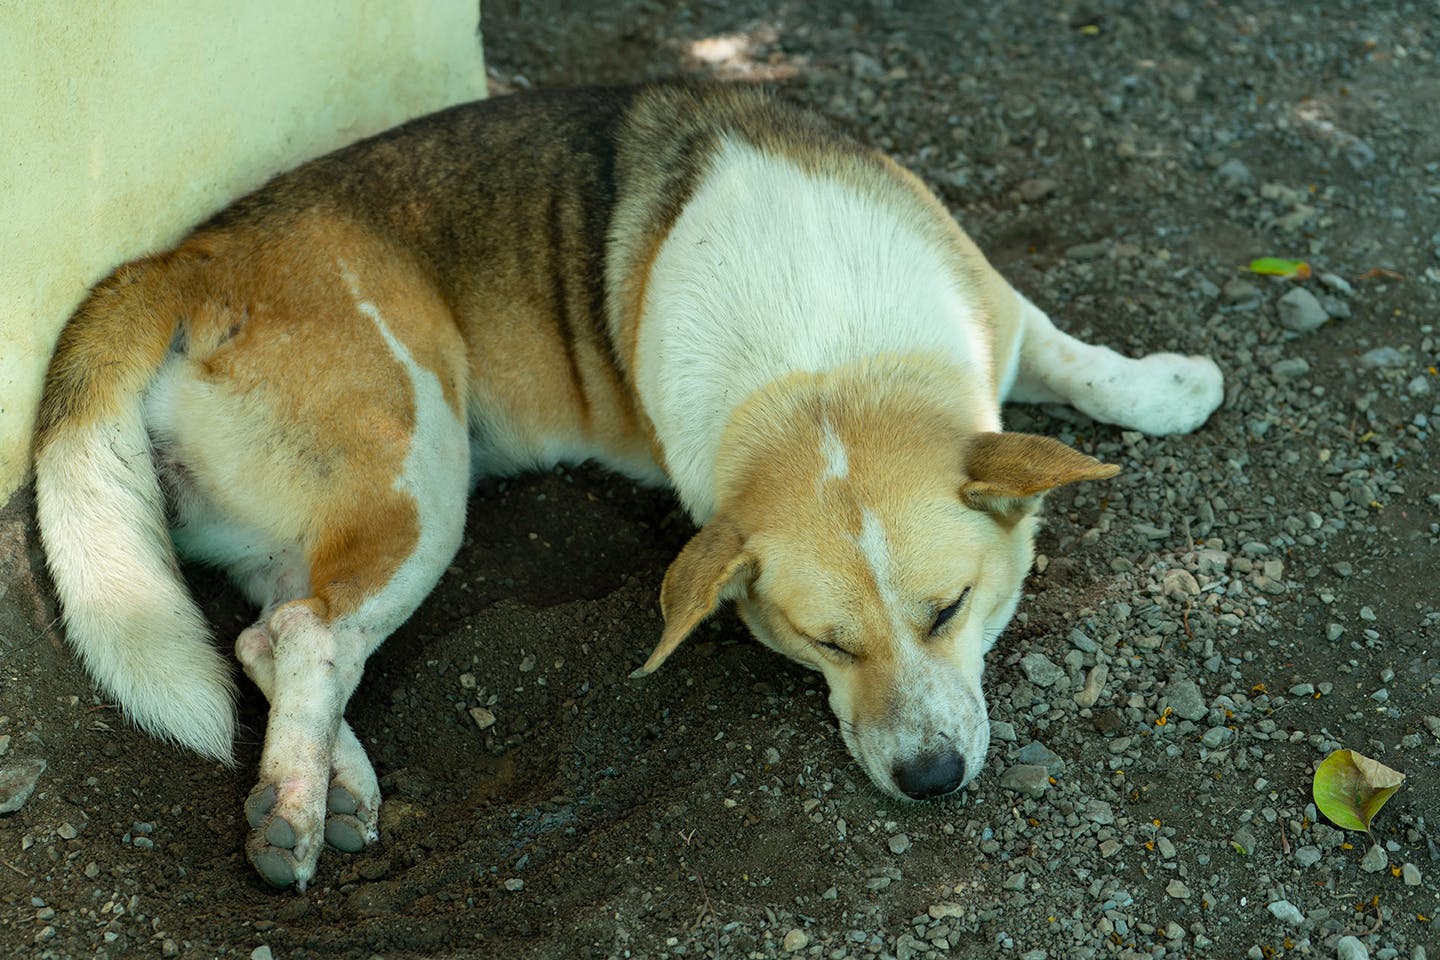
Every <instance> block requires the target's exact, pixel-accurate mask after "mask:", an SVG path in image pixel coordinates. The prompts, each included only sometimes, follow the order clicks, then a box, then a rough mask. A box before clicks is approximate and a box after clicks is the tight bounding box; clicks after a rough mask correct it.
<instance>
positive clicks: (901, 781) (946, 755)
mask: <svg viewBox="0 0 1440 960" xmlns="http://www.w3.org/2000/svg"><path fill="white" fill-rule="evenodd" d="M894 773H895V785H896V786H897V787H899V788H900V792H901V793H903V794H905V796H907V797H909V798H910V799H912V800H929V799H930V798H931V797H942V796H944V795H945V794H947V793H953V792H954V791H956V790H958V789H960V785H961V784H963V783H964V782H965V758H964V757H963V756H961V755H960V754H959V753H958V752H957V751H955V750H939V751H937V752H935V753H922V754H920V755H918V756H916V757H914V758H912V759H910V760H906V761H903V762H901V763H897V764H896V765H895V770H894Z"/></svg>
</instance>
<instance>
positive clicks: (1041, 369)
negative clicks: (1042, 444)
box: [1007, 293, 1225, 436]
mask: <svg viewBox="0 0 1440 960" xmlns="http://www.w3.org/2000/svg"><path fill="white" fill-rule="evenodd" d="M1016 296H1017V297H1019V299H1020V307H1021V316H1022V324H1023V330H1022V333H1021V341H1020V368H1019V372H1018V375H1017V376H1016V378H1015V384H1014V386H1013V387H1012V388H1011V390H1010V395H1009V397H1008V398H1007V399H1009V400H1011V401H1014V402H1017V403H1068V404H1070V405H1071V406H1073V407H1074V408H1075V409H1077V410H1079V411H1080V412H1082V413H1084V414H1086V415H1087V416H1090V417H1093V418H1094V419H1096V420H1099V421H1100V422H1102V423H1113V424H1116V425H1118V426H1121V427H1126V428H1129V429H1131V430H1138V431H1140V432H1141V433H1148V434H1151V435H1152V436H1163V435H1165V434H1171V433H1189V432H1190V431H1192V430H1196V429H1198V428H1199V427H1200V425H1201V424H1203V423H1204V422H1205V421H1206V419H1207V418H1208V417H1209V416H1210V414H1211V413H1213V412H1214V411H1215V409H1216V408H1217V407H1219V406H1220V402H1221V401H1222V400H1223V399H1224V398H1225V382H1224V377H1223V376H1222V375H1221V373H1220V368H1219V367H1217V366H1215V363H1214V361H1212V360H1210V359H1209V358H1208V357H1198V356H1189V357H1187V356H1181V355H1180V354H1176V353H1152V354H1150V355H1149V356H1147V357H1143V358H1141V359H1139V360H1135V359H1132V358H1130V357H1125V356H1122V355H1120V354H1118V353H1116V352H1115V351H1114V350H1111V349H1109V348H1108V347H1098V346H1094V345H1092V344H1088V343H1083V342H1081V341H1079V340H1077V339H1075V338H1074V337H1072V336H1070V335H1068V334H1066V333H1063V332H1061V331H1060V330H1057V329H1056V328H1055V325H1054V324H1053V323H1051V322H1050V318H1049V317H1048V316H1046V315H1045V313H1044V312H1043V311H1042V310H1040V308H1039V307H1036V306H1035V305H1034V304H1033V303H1031V302H1030V301H1029V300H1027V299H1025V297H1024V296H1022V295H1020V294H1018V293H1017V294H1016Z"/></svg>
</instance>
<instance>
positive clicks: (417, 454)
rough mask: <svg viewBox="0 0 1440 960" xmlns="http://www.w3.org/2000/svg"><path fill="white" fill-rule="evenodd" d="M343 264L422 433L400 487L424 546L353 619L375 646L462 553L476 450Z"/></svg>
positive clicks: (413, 441) (439, 391)
mask: <svg viewBox="0 0 1440 960" xmlns="http://www.w3.org/2000/svg"><path fill="white" fill-rule="evenodd" d="M339 266H340V274H341V276H342V277H343V278H344V279H345V282H346V284H347V285H348V286H349V287H350V294H351V296H352V297H353V298H354V299H355V307H356V309H357V310H359V311H360V313H361V314H362V315H363V316H365V317H367V318H369V320H370V321H371V322H372V323H374V324H375V329H376V330H378V331H379V332H380V336H381V337H382V338H384V340H385V344H386V346H388V347H389V348H390V352H391V353H392V354H394V356H395V359H396V360H397V361H398V362H399V363H400V366H401V367H403V368H404V370H405V373H406V375H407V376H408V377H409V379H410V387H411V390H412V391H413V392H414V401H415V432H414V434H413V435H412V436H411V438H410V449H409V451H408V452H407V454H406V456H405V465H404V467H403V469H402V470H401V472H400V476H399V477H397V478H396V480H395V488H396V489H397V490H401V491H403V492H405V493H406V494H408V495H409V496H410V498H411V499H412V500H413V501H414V503H415V507H416V512H417V515H418V516H419V520H420V536H419V540H418V542H417V543H416V545H415V549H414V550H413V551H412V552H411V554H410V556H409V557H407V558H406V559H405V562H404V563H402V564H401V565H400V568H399V569H398V570H397V571H396V572H395V575H394V576H393V577H392V578H391V579H390V582H389V583H388V584H386V585H385V587H384V588H383V589H381V590H380V591H378V592H377V593H375V594H374V595H373V596H371V597H370V598H369V599H368V600H366V601H365V603H364V604H362V605H361V607H360V609H359V610H357V611H356V612H355V613H354V614H352V615H351V616H350V617H348V618H346V619H347V620H348V621H349V622H351V623H353V624H355V625H356V627H358V628H359V629H360V630H362V631H364V633H365V634H366V636H367V639H368V641H369V643H370V645H371V646H372V647H373V646H374V645H377V644H379V643H380V641H381V640H384V639H385V637H387V636H388V635H389V634H390V633H391V631H393V630H394V629H395V628H396V627H398V626H400V624H401V623H403V622H404V621H405V619H406V618H407V617H409V616H410V614H411V613H412V612H414V610H415V609H416V608H417V607H418V606H420V602H421V601H422V600H424V599H425V596H426V595H427V594H428V593H429V592H430V590H431V589H432V588H433V587H434V586H435V583H436V581H438V580H439V579H440V575H441V574H442V573H443V572H444V570H445V565H446V564H448V563H449V562H450V558H451V557H453V556H455V551H456V550H458V549H459V548H460V540H461V537H462V535H463V533H464V528H465V500H466V495H467V492H468V486H469V470H468V468H469V460H470V446H469V438H468V436H467V433H466V429H465V424H464V423H463V422H462V421H461V420H460V418H459V417H457V416H456V415H455V413H454V411H453V410H451V409H450V405H449V404H448V403H446V402H445V391H444V388H443V387H442V386H441V384H440V379H439V378H438V377H437V376H436V375H435V374H434V373H432V372H431V371H429V370H427V369H425V368H424V367H423V366H421V365H420V364H419V363H417V362H416V360H415V358H414V356H413V355H412V354H411V353H410V350H409V348H408V347H406V346H405V344H404V343H402V342H401V341H400V339H399V338H398V337H396V336H395V334H394V332H393V331H391V329H390V325H389V324H388V323H386V322H385V317H384V316H383V315H382V314H381V312H380V309H379V308H378V307H377V306H376V305H375V304H374V303H373V302H372V301H370V300H367V299H366V298H365V297H364V296H363V295H362V293H361V290H360V283H359V280H358V278H357V277H356V276H355V274H354V273H353V272H352V271H351V270H350V268H349V266H348V265H347V264H346V263H345V261H344V260H341V261H339ZM366 652H367V653H368V652H369V651H368V650H367V651H366Z"/></svg>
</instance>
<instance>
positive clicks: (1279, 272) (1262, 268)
mask: <svg viewBox="0 0 1440 960" xmlns="http://www.w3.org/2000/svg"><path fill="white" fill-rule="evenodd" d="M1250 272H1251V273H1263V274H1265V275H1266V276H1270V277H1294V278H1295V279H1297V280H1309V279H1310V264H1308V263H1306V262H1305V261H1304V260H1282V259H1281V258H1279V257H1261V258H1260V259H1259V260H1251V261H1250Z"/></svg>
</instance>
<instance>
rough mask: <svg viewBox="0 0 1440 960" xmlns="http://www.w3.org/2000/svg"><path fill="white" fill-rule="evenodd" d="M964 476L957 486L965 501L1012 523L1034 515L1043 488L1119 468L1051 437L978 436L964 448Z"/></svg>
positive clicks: (1102, 476)
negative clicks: (965, 476)
mask: <svg viewBox="0 0 1440 960" xmlns="http://www.w3.org/2000/svg"><path fill="white" fill-rule="evenodd" d="M965 472H966V473H967V474H969V476H970V479H969V480H967V481H966V482H965V483H964V484H962V485H961V487H960V496H961V497H962V498H964V500H965V502H966V503H967V504H969V505H970V506H971V507H974V508H975V509H977V510H984V511H985V512H986V513H989V514H991V515H992V516H994V517H995V518H996V519H997V520H1000V521H1002V522H1005V523H1014V522H1015V521H1017V520H1019V519H1020V518H1021V517H1024V516H1028V515H1029V514H1031V513H1033V512H1034V511H1035V509H1036V508H1037V507H1038V506H1039V504H1040V495H1041V494H1043V493H1044V492H1045V491H1046V490H1051V489H1054V488H1055V487H1061V486H1064V485H1065V484H1067V483H1076V482H1077V481H1080V480H1106V479H1109V478H1110V477H1113V476H1115V474H1117V473H1119V472H1120V468H1119V467H1118V466H1116V465H1115V464H1113V463H1101V462H1100V461H1099V460H1096V459H1095V458H1094V457H1090V456H1086V455H1085V454H1083V453H1081V452H1080V451H1078V450H1072V449H1071V448H1070V447H1067V446H1065V444H1063V443H1061V442H1060V441H1058V440H1052V439H1050V438H1049V437H1039V436H1036V435H1034V434H1031V433H981V434H977V435H976V436H975V437H973V438H972V439H971V440H970V444H969V446H968V447H966V449H965Z"/></svg>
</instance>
